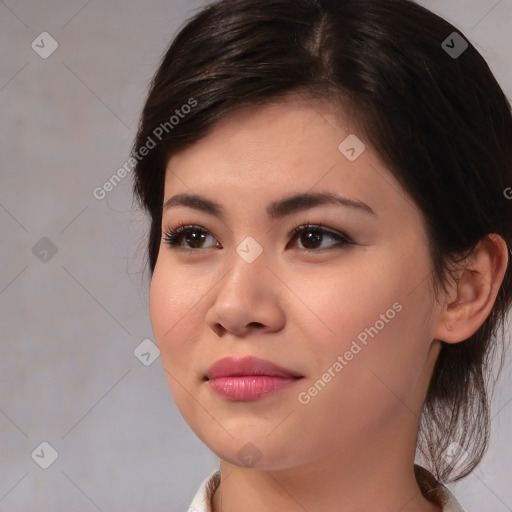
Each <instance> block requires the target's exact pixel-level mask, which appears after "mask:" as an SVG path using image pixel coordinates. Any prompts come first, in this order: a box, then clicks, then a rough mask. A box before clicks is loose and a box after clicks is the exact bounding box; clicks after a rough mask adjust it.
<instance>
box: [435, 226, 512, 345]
mask: <svg viewBox="0 0 512 512" xmlns="http://www.w3.org/2000/svg"><path fill="white" fill-rule="evenodd" d="M507 263H508V247H507V244H506V243H505V241H504V240H503V238H502V237H501V236H499V235H497V234H495V233H492V234H488V235H486V236H485V237H483V238H482V239H481V240H480V242H479V243H478V245H477V246H476V248H475V250H474V251H473V252H472V253H471V254H470V255H469V256H468V257H467V258H466V259H465V260H463V261H462V262H460V263H459V264H458V268H457V269H456V271H455V276H456V279H455V281H456V282H455V283H454V284H453V285H452V286H451V288H449V290H448V291H449V293H448V294H447V295H446V300H445V302H444V303H443V305H442V311H441V314H440V318H439V323H438V325H437V327H436V330H435V333H434V336H435V339H438V340H440V341H444V342H446V343H458V342H459V341H464V340H466V339H467V338H469V337H470V336H472V335H473V334H474V333H475V332H476V331H477V330H478V328H479V327H480V326H481V325H482V324H483V323H484V321H485V319H486V318H487V317H488V316H489V314H490V312H491V310H492V307H493V306H494V302H495V300H496V296H497V295H498V290H499V289H500V286H501V283H502V281H503V278H504V276H505V271H506V269H507Z"/></svg>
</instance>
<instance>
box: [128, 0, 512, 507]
mask: <svg viewBox="0 0 512 512" xmlns="http://www.w3.org/2000/svg"><path fill="white" fill-rule="evenodd" d="M511 142H512V119H511V116H510V105H509V103H508V101H507V99H506V97H505V96H504V94H503V92H502V90H501V89H500V87H499V85H498V84H497V82H496V80H495V78H494V77H493V75H492V73H491V72H490V70H489V68H488V66H487V64H486V63H485V61H484V60H483V58H482V57H481V56H480V55H479V53H478V52H477V51H476V50H475V48H474V47H473V46H472V45H471V44H470V43H469V42H468V41H467V39H466V38H465V37H464V35H463V34H461V33H460V32H459V31H457V30H456V29H455V28H454V27H453V26H452V25H451V24H449V23H448V22H446V21H444V20H443V19H441V18H439V17H438V16H436V15H434V14H433V13H431V12H429V11H428V10H426V9H425V8H423V7H420V6H419V5H417V4H415V3H413V2H411V1H409V0H294V1H293V2H290V1H288V0H259V1H258V2H254V1H253V0H224V1H220V2H215V3H213V4H211V5H209V6H208V7H206V8H205V9H203V10H202V11H201V12H199V13H198V14H197V15H196V16H195V17H194V18H193V19H191V20H190V21H189V22H188V23H187V24H186V25H185V26H184V27H183V28H182V30H181V31H180V32H179V34H178V35H177V37H176V38H175V40H174V41H173V43H172V45H171V46H170V48H169V50H168V51H167V53H166V55H165V56H164V58H163V61H162V63H161V65H160V68H159V69H158V71H157V73H156V75H155V77H154V79H153V82H152V84H151V89H150V92H149V96H148V99H147V102H146V105H145V107H144V110H143V113H142V118H141V122H140V128H139V132H138V136H137V139H136V141H135V146H134V158H136V160H137V165H136V168H135V173H134V191H135V194H136V197H137V198H138V200H139V202H140V204H141V205H142V206H143V207H144V208H145V209H146V211H147V212H148V213H149V215H150V217H151V228H150V233H149V244H148V257H149V264H150V269H151V274H152V279H151V288H150V316H151V322H152V327H153V331H154V335H155V340H156V342H157V344H158V346H159V348H160V351H161V359H162V363H163V366H164V369H165V371H166V375H167V379H168V382H169V386H170V389H171V391H172V394H173V397H174V400H175V402H176V404H177V406H178V408H179V410H180V412H181V414H182V415H183V417H184V419H185V420H186V421H187V422H188V424H189V425H190V427H191V429H192V430H193V431H194V432H195V433H196V434H197V436H198V437H199V438H200V439H201V440H202V441H203V442H204V443H205V444H206V445H207V446H208V447H209V448H210V449H211V450H212V451H213V452H214V453H215V454H216V455H217V456H218V457H219V459H220V468H219V470H218V471H216V472H215V473H212V474H211V475H209V476H208V477H207V478H206V479H205V481H204V482H203V484H202V485H201V488H200V489H199V490H198V493H197V495H196V496H195V498H194V500H193V502H192V504H191V507H190V511H214V512H219V511H221V510H223V511H226V512H227V511H234V510H251V511H252V512H263V511H274V510H287V511H295V510H297V511H299V510H300V511H303V510H308V511H311V512H313V511H314V512H323V511H333V510H375V511H377V510H382V511H384V510H386V511H388V510H389V511H391V510H393V511H397V510H400V511H401V512H410V511H422V512H423V511H441V510H442V511H444V512H448V511H449V512H453V511H458V510H462V508H461V507H460V505H459V504H458V502H457V500H456V498H455V497H454V496H453V495H452V494H451V493H450V491H449V490H448V489H447V488H446V487H445V486H443V484H442V482H447V481H454V480H456V479H459V478H462V477H464V476H466V475H467V474H469V473H470V472H471V471H472V470H473V469H474V468H475V466H476V465H477V464H478V463H479V461H480V460H481V458H482V456H483V454H484V452H485V449H486V447H487V439H488V429H489V410H488V402H487V397H488V387H487V385H486V378H487V376H488V372H489V365H490V363H491V361H492V359H491V356H492V355H493V353H494V351H495V350H496V347H497V346H499V345H497V342H496V339H495V336H494V335H495V334H496V333H497V332H498V327H500V326H501V327H503V319H504V317H505V314H506V312H507V310H508V309H509V307H510V303H511V297H512V270H511V264H510V259H509V254H510V247H511V246H512V222H511V220H512V201H510V200H509V199H508V198H507V194H506V190H507V187H510V186H511V185H512V144H511ZM501 340H502V337H501V335H500V334H499V333H498V337H497V341H499V342H500V343H501ZM415 456H418V458H420V459H421V462H422V464H415Z"/></svg>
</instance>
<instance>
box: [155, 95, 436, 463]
mask: <svg viewBox="0 0 512 512" xmlns="http://www.w3.org/2000/svg"><path fill="white" fill-rule="evenodd" d="M332 112H333V111H332V108H331V109H330V108H329V107H328V106H327V105H325V104H323V103H321V102H320V101H313V100H311V101H308V102H307V103H306V102H304V101H301V100H299V99H293V98H289V99H288V100H283V101H280V102H278V103H274V104H270V105H267V106H265V107H258V108H252V109H246V110H243V111H240V112H238V113H236V114H234V115H232V116H231V117H230V118H228V119H226V120H224V121H223V122H222V123H221V124H219V125H217V127H216V128H215V129H214V130H213V131H212V132H211V133H210V134H209V135H208V136H206V137H204V138H203V139H201V140H200V141H199V142H197V143H196V144H194V145H193V146H190V147H189V148H187V149H185V150H183V151H182V152H180V153H179V154H176V155H174V156H173V157H172V158H171V159H170V161H169V162H168V167H167V173H166V179H165V196H164V201H165V202H166V203H168V205H167V207H166V208H164V210H163V219H162V232H163V238H162V243H161V247H160V252H159V256H158V260H157V263H156V267H155V270H154V274H153V278H152V282H151V288H150V316H151V323H152V327H153V332H154V336H155V340H156V343H157V345H158V346H159V348H160V351H161V360H162V363H163V366H164V369H165V372H166V375H167V379H168V383H169V386H170V389H171V391H172V394H173V397H174V400H175V403H176V405H177V407H178V408H179V410H180V412H181V414H182V415H183V417H184V419H185V420H186V421H187V423H188V424H189V425H190V427H191V428H192V429H193V431H194V432H195V433H196V434H197V435H198V436H199V438H200V439H201V440H202V441H203V442H204V443H205V444H206V445H207V446H208V447H209V448H210V449H211V450H212V451H214V452H215V453H216V454H217V455H218V456H219V457H220V458H221V459H223V460H225V461H229V462H231V463H233V464H237V465H239V466H242V465H247V464H245V462H244V461H247V460H248V458H247V457H249V459H251V460H253V461H257V465H258V467H260V468H264V469H271V468H274V469H278V468H285V467H292V466H299V465H305V464H308V463H313V462H314V461H315V460H320V459H322V458H324V460H325V458H327V457H332V456H339V454H340V453H341V452H344V454H345V456H346V455H349V454H350V453H353V454H354V455H355V454H356V453H357V451H358V450H361V449H363V448H364V447H365V446H369V441H370V440H372V442H373V440H375V439H377V438H379V436H380V438H382V436H385V435H386V432H387V431H389V433H390V435H391V432H393V435H394V436H395V437H396V433H397V428H406V425H408V426H413V425H416V423H415V422H416V419H417V414H419V411H420V410H421V405H422V399H423V394H422V393H423V392H424V391H425V389H426V386H427V385H428V379H429V376H430V372H431V369H432V362H433V356H432V345H433V344H432V339H433V332H434V330H435V312H436V310H435V309H433V308H432V300H431V295H430V287H429V279H430V277H431V275H432V273H431V263H430V260H429V256H428V246H427V237H426V231H425V228H424V223H423V218H422V215H421V213H420V212H419V210H418V208H417V207H416V206H415V204H414V203H413V202H412V201H411V199H410V198H409V197H408V196H407V194H406V193H405V191H404V190H403V189H402V188H401V187H400V185H399V184H398V182H397V181H396V180H395V179H394V178H393V176H392V174H391V173H390V172H389V170H388V169H386V167H385V166H384V164H383V163H382V162H381V160H380V159H379V155H378V154H376V153H375V152H374V151H373V149H372V148H371V146H370V145H369V144H368V143H367V142H365V141H364V140H363V137H362V136H361V135H360V134H358V132H357V129H356V128H355V125H354V124H353V123H351V121H350V119H348V118H347V117H344V116H343V114H338V115H337V116H336V117H335V116H334V114H333V113H332ZM354 134H355V136H357V137H358V139H359V141H360V142H358V140H357V139H355V138H354ZM349 135H350V137H349ZM347 137H349V138H348V139H347ZM344 141H345V142H344ZM361 142H363V143H364V144H365V148H364V150H363V147H362V146H360V143H361ZM340 145H341V146H340ZM351 148H353V150H351ZM184 194H187V195H194V196H200V198H202V199H204V200H206V202H205V201H200V200H198V199H197V198H196V199H195V200H192V199H191V198H189V201H183V200H178V199H176V198H177V196H178V195H179V196H181V197H182V198H183V196H182V195H184ZM294 197H295V199H291V198H294ZM171 198H174V199H173V200H172V201H169V200H171ZM328 198H330V199H329V200H328ZM180 226H182V227H184V228H185V231H182V232H178V233H173V230H175V229H176V228H177V227H180ZM295 230H297V231H295ZM166 234H167V235H170V236H166ZM246 356H253V357H256V358H260V359H264V360H266V361H268V362H270V363H273V364H275V365H278V366H279V367H281V368H283V369H285V370H286V372H285V373H288V374H292V375H293V376H295V377H296V378H292V377H290V378H285V377H283V375H280V376H277V377H276V376H274V377H271V376H267V377H261V376H259V377H253V378H252V380H251V379H250V378H245V379H244V378H241V377H238V378H236V377H232V378H231V379H229V378H226V379H224V380H222V379H221V378H220V377H219V378H213V376H212V373H211V371H210V368H211V366H212V365H213V363H215V362H216V361H218V360H219V359H222V358H225V357H232V358H234V359H235V360H239V359H242V358H245V357H246ZM262 368H263V369H265V368H266V367H264V366H263V367H262V366H261V365H260V366H259V369H260V370H262ZM267 370H268V368H267ZM248 373H250V372H248ZM254 373H258V372H257V371H255V372H254ZM260 373H265V372H264V371H260ZM269 373H271V372H267V374H269ZM221 374H222V372H221ZM207 375H209V376H210V377H211V378H210V380H208V379H207ZM288 377H289V375H288ZM219 388H220V389H221V390H222V389H227V390H228V394H227V395H225V394H219V392H218V390H219ZM242 388H243V389H242ZM269 388H270V389H274V391H273V392H269ZM240 389H242V391H240ZM216 390H217V391H216ZM237 390H238V391H237ZM243 390H245V391H243ZM415 411H416V413H417V414H415ZM377 434H378V435H377Z"/></svg>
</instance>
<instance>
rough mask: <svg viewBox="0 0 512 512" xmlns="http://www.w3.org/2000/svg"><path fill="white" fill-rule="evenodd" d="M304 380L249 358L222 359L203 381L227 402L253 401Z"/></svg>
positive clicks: (296, 374)
mask: <svg viewBox="0 0 512 512" xmlns="http://www.w3.org/2000/svg"><path fill="white" fill-rule="evenodd" d="M303 378H304V377H303V376H302V375H300V374H298V373H297V372H294V371H292V370H288V369H286V368H283V367H282V366H279V365H276V364H274V363H271V362H270V361H266V360H264V359H258V358H254V357H250V356H249V357H245V358H243V359H234V358H229V357H228V358H224V359H220V360H219V361H217V362H216V363H214V364H213V365H212V366H211V367H210V369H209V370H208V372H207V374H206V375H205V377H204V379H203V380H204V381H207V382H208V383H209V385H210V387H211V389H212V390H213V391H214V392H215V393H217V394H218V395H220V396H221V397H223V398H225V399H227V400H230V401H250V400H257V399H259V398H262V397H264V396H266V395H269V394H271V393H275V392H277V391H280V390H283V389H285V388H288V387H290V386H291V385H293V384H294V383H295V382H297V381H299V380H300V379H303Z"/></svg>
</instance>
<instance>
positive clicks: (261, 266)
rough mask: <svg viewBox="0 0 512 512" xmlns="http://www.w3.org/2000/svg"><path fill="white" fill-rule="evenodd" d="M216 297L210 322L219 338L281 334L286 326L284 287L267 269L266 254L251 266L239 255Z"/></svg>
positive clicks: (208, 317)
mask: <svg viewBox="0 0 512 512" xmlns="http://www.w3.org/2000/svg"><path fill="white" fill-rule="evenodd" d="M213 293H214V299H213V303H212V306H211V307H210V309H209V310H208V312H207V314H206V322H207V324H208V325H209V327H210V329H211V330H212V331H213V332H214V333H215V334H216V335H217V336H218V337H222V336H224V335H226V334H227V333H231V334H232V335H234V336H237V337H245V336H247V335H249V334H250V333H251V332H257V333H258V334H262V333H266V332H277V331H279V330H280V329H282V327H283V325H284V319H285V315H284V310H283V304H284V300H283V299H284V298H283V297H282V296H281V294H282V293H283V286H282V284H280V282H279V280H278V279H277V278H276V277H275V275H274V274H273V273H272V272H271V271H270V270H269V268H268V267H267V262H266V258H265V257H264V253H263V254H261V255H260V256H259V257H258V258H257V259H256V260H255V261H253V262H252V263H248V262H247V261H245V260H244V259H242V258H241V257H240V256H239V255H238V254H237V253H236V252H235V253H234V255H233V259H232V264H231V267H230V269H228V271H227V273H226V274H225V275H224V277H223V278H222V279H221V280H220V282H219V284H218V285H217V287H215V289H214V291H213Z"/></svg>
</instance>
